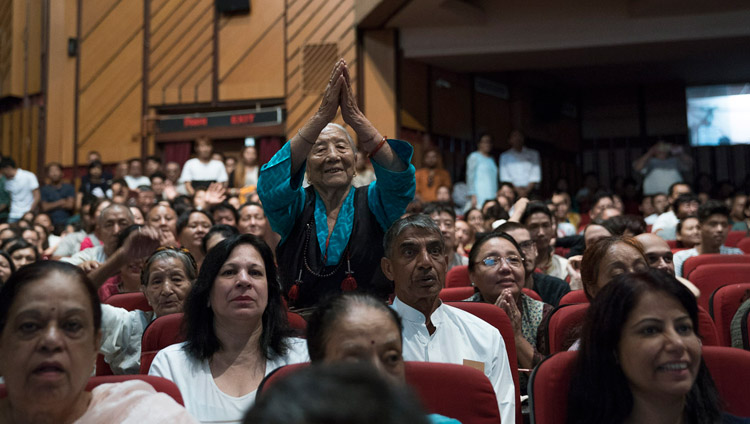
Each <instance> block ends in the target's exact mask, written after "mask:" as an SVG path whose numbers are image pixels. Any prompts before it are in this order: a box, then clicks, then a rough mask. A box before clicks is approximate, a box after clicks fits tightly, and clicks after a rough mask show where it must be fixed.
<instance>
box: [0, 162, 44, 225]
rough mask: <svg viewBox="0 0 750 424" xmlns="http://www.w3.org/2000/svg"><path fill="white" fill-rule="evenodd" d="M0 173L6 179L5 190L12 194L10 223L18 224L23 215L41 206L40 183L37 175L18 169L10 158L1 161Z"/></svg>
mask: <svg viewBox="0 0 750 424" xmlns="http://www.w3.org/2000/svg"><path fill="white" fill-rule="evenodd" d="M0 172H2V173H3V175H4V176H5V178H6V181H5V190H6V191H7V192H8V194H10V213H9V214H8V222H11V223H13V222H18V221H19V220H20V219H21V218H23V214H25V213H26V212H28V211H34V210H36V208H37V206H38V205H39V199H40V198H41V195H40V194H39V181H38V180H37V179H36V175H34V174H32V173H31V172H29V171H26V170H24V169H21V168H18V167H16V162H15V161H14V160H13V159H11V158H9V157H4V158H2V160H0Z"/></svg>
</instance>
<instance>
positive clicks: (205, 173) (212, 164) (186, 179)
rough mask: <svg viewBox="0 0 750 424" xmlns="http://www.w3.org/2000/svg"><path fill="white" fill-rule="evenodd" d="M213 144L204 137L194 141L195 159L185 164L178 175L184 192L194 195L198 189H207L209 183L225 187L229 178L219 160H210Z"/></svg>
mask: <svg viewBox="0 0 750 424" xmlns="http://www.w3.org/2000/svg"><path fill="white" fill-rule="evenodd" d="M212 152H213V144H212V143H211V139H209V138H208V137H205V136H201V137H198V139H197V140H195V157H194V158H192V159H190V160H188V161H187V162H185V164H184V165H183V166H182V174H180V180H179V181H180V182H181V183H183V184H185V190H186V191H187V193H188V194H190V195H195V192H196V190H197V189H199V188H207V187H208V186H209V185H210V184H211V183H213V182H217V183H221V184H222V185H223V186H224V187H226V185H227V181H228V179H229V177H228V176H227V171H226V169H225V168H224V163H223V162H222V161H220V160H216V159H212V158H211V153H212Z"/></svg>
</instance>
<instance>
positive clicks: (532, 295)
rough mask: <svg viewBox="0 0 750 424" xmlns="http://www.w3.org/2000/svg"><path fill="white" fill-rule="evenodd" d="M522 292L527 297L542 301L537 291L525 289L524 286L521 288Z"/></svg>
mask: <svg viewBox="0 0 750 424" xmlns="http://www.w3.org/2000/svg"><path fill="white" fill-rule="evenodd" d="M523 294H525V295H526V296H528V297H530V298H532V299H534V300H538V301H540V302H543V300H542V296H539V293H537V292H535V291H534V290H531V289H527V288H525V287H524V288H523Z"/></svg>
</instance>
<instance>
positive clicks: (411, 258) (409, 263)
mask: <svg viewBox="0 0 750 424" xmlns="http://www.w3.org/2000/svg"><path fill="white" fill-rule="evenodd" d="M383 245H384V249H385V257H384V258H383V259H382V260H381V262H380V265H381V268H382V269H383V273H384V274H385V276H386V277H388V278H389V279H390V280H393V282H394V284H395V289H396V298H395V300H394V301H393V308H394V309H395V310H396V311H398V313H399V315H401V317H402V318H403V324H404V332H403V337H404V344H403V350H404V351H403V355H404V359H406V360H407V361H429V362H446V363H454V364H465V365H470V366H473V367H475V368H478V369H480V370H482V371H483V372H484V374H485V375H486V376H487V377H488V378H489V379H490V382H491V383H492V386H493V387H494V389H495V394H496V396H497V401H498V407H499V408H500V416H501V417H502V422H504V423H512V422H514V420H515V387H514V385H513V377H512V375H511V372H510V364H509V363H508V353H507V351H506V350H505V342H504V341H503V338H502V336H501V335H500V332H499V331H498V330H497V329H496V328H495V327H493V326H491V325H489V324H488V323H486V322H485V321H483V320H481V319H480V318H477V317H475V316H474V315H472V314H470V313H468V312H464V311H462V310H460V309H457V308H454V307H451V306H448V305H445V304H443V303H442V302H441V301H440V298H439V297H438V294H439V293H440V290H441V289H442V288H443V282H444V281H445V273H446V268H447V263H446V258H445V242H444V240H443V236H442V233H441V232H440V228H438V226H437V224H435V222H434V221H433V220H432V219H430V217H429V216H427V215H411V216H407V217H405V218H401V219H399V220H397V221H396V222H394V223H393V225H391V227H390V228H389V229H388V232H387V233H386V235H385V240H384V243H383Z"/></svg>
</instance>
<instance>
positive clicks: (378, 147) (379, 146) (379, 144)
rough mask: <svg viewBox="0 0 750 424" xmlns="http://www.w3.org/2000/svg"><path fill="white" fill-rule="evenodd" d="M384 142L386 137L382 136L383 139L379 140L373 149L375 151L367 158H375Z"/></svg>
mask: <svg viewBox="0 0 750 424" xmlns="http://www.w3.org/2000/svg"><path fill="white" fill-rule="evenodd" d="M386 140H388V137H386V136H383V139H382V140H380V143H378V145H377V147H375V150H373V151H372V152H370V153H368V154H367V157H368V158H372V157H373V156H375V154H376V153H377V152H378V150H380V148H381V147H383V145H384V144H385V142H386Z"/></svg>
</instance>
